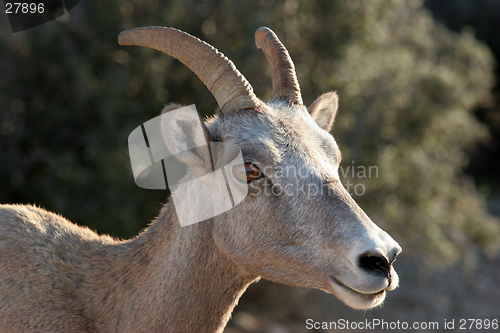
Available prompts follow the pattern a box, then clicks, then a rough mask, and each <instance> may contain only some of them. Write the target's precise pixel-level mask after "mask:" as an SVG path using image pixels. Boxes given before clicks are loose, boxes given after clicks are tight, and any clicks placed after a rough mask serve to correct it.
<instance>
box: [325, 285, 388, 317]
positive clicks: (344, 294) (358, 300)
mask: <svg viewBox="0 0 500 333" xmlns="http://www.w3.org/2000/svg"><path fill="white" fill-rule="evenodd" d="M331 286H332V290H333V292H332V294H334V295H335V296H337V298H338V299H340V300H341V301H342V302H344V303H345V304H347V305H349V306H350V307H352V308H354V309H359V310H366V309H371V308H374V307H376V306H378V305H380V304H382V303H383V302H384V300H385V295H386V292H385V290H382V291H380V292H378V293H374V294H363V293H359V292H357V291H354V290H353V289H351V288H349V287H347V286H345V285H339V284H338V283H336V282H335V281H331Z"/></svg>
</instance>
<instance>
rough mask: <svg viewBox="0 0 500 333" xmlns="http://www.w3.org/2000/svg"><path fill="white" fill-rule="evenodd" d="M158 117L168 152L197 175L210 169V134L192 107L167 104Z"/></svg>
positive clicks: (211, 168) (208, 171)
mask: <svg viewBox="0 0 500 333" xmlns="http://www.w3.org/2000/svg"><path fill="white" fill-rule="evenodd" d="M161 118H162V120H161V131H162V135H163V139H164V140H165V143H166V145H167V147H168V149H169V150H170V151H171V152H172V154H173V155H174V156H175V157H176V158H177V159H178V160H179V161H181V162H183V163H186V164H188V165H189V166H190V167H191V168H192V169H193V171H194V172H195V174H196V176H197V177H201V176H204V175H206V174H208V173H210V172H212V171H213V170H214V167H213V161H212V158H211V152H210V141H211V140H210V134H209V132H208V129H207V127H206V126H205V124H204V123H203V120H202V119H201V118H200V116H199V115H198V112H197V111H196V108H195V106H194V105H190V106H186V107H182V106H180V105H177V104H174V105H169V106H167V107H166V108H165V109H164V110H163V111H162V116H161Z"/></svg>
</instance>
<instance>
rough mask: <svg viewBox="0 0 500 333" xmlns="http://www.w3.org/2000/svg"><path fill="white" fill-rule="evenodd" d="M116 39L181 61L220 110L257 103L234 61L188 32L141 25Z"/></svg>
mask: <svg viewBox="0 0 500 333" xmlns="http://www.w3.org/2000/svg"><path fill="white" fill-rule="evenodd" d="M118 43H119V44H120V45H137V46H145V47H149V48H153V49H156V50H158V51H162V52H163V53H166V54H168V55H170V56H171V57H173V58H175V59H177V60H179V61H180V62H182V63H183V64H184V65H186V66H187V67H188V68H189V69H190V70H191V71H193V73H194V74H196V75H197V76H198V77H199V78H200V80H201V81H202V82H203V83H204V84H205V86H206V87H207V88H208V90H209V91H210V92H211V93H212V95H213V96H214V97H215V99H216V100H217V103H218V104H219V107H220V110H221V112H222V113H226V112H230V111H236V110H243V109H255V108H258V107H259V106H260V101H259V99H258V98H257V96H255V94H254V92H253V88H252V86H251V85H250V83H249V82H248V81H247V80H246V79H245V77H244V76H243V75H242V74H241V73H240V72H239V71H238V69H237V68H236V66H234V64H233V62H232V61H231V60H229V59H228V58H227V57H226V56H224V54H223V53H222V52H220V51H218V50H217V49H216V48H214V47H213V46H211V45H210V44H208V43H206V42H204V41H202V40H201V39H199V38H196V37H194V36H192V35H190V34H188V33H185V32H183V31H181V30H178V29H174V28H167V27H142V28H135V29H130V30H126V31H124V32H122V33H120V35H119V36H118Z"/></svg>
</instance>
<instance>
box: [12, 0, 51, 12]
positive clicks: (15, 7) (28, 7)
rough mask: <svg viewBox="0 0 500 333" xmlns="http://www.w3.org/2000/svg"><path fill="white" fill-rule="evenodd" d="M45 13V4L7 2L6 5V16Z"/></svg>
mask: <svg viewBox="0 0 500 333" xmlns="http://www.w3.org/2000/svg"><path fill="white" fill-rule="evenodd" d="M44 11H45V7H44V5H43V3H38V4H36V3H25V2H7V3H5V13H6V14H21V13H22V14H28V13H30V14H35V13H38V14H42V13H43V12H44Z"/></svg>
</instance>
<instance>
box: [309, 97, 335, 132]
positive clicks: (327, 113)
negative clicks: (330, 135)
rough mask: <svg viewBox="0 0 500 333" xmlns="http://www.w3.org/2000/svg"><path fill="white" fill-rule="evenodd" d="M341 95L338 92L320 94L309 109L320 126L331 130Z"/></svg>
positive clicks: (328, 130)
mask: <svg viewBox="0 0 500 333" xmlns="http://www.w3.org/2000/svg"><path fill="white" fill-rule="evenodd" d="M338 104H339V97H338V95H337V93H336V92H333V91H332V92H328V93H326V94H323V95H321V96H319V97H318V98H317V99H316V100H315V101H314V103H312V104H311V106H310V107H309V108H308V109H307V111H308V112H309V114H310V115H311V117H312V118H313V119H314V121H316V124H318V126H319V127H321V128H322V129H324V130H325V131H327V132H330V130H331V129H332V125H333V120H334V119H335V115H336V114H337V109H338Z"/></svg>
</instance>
